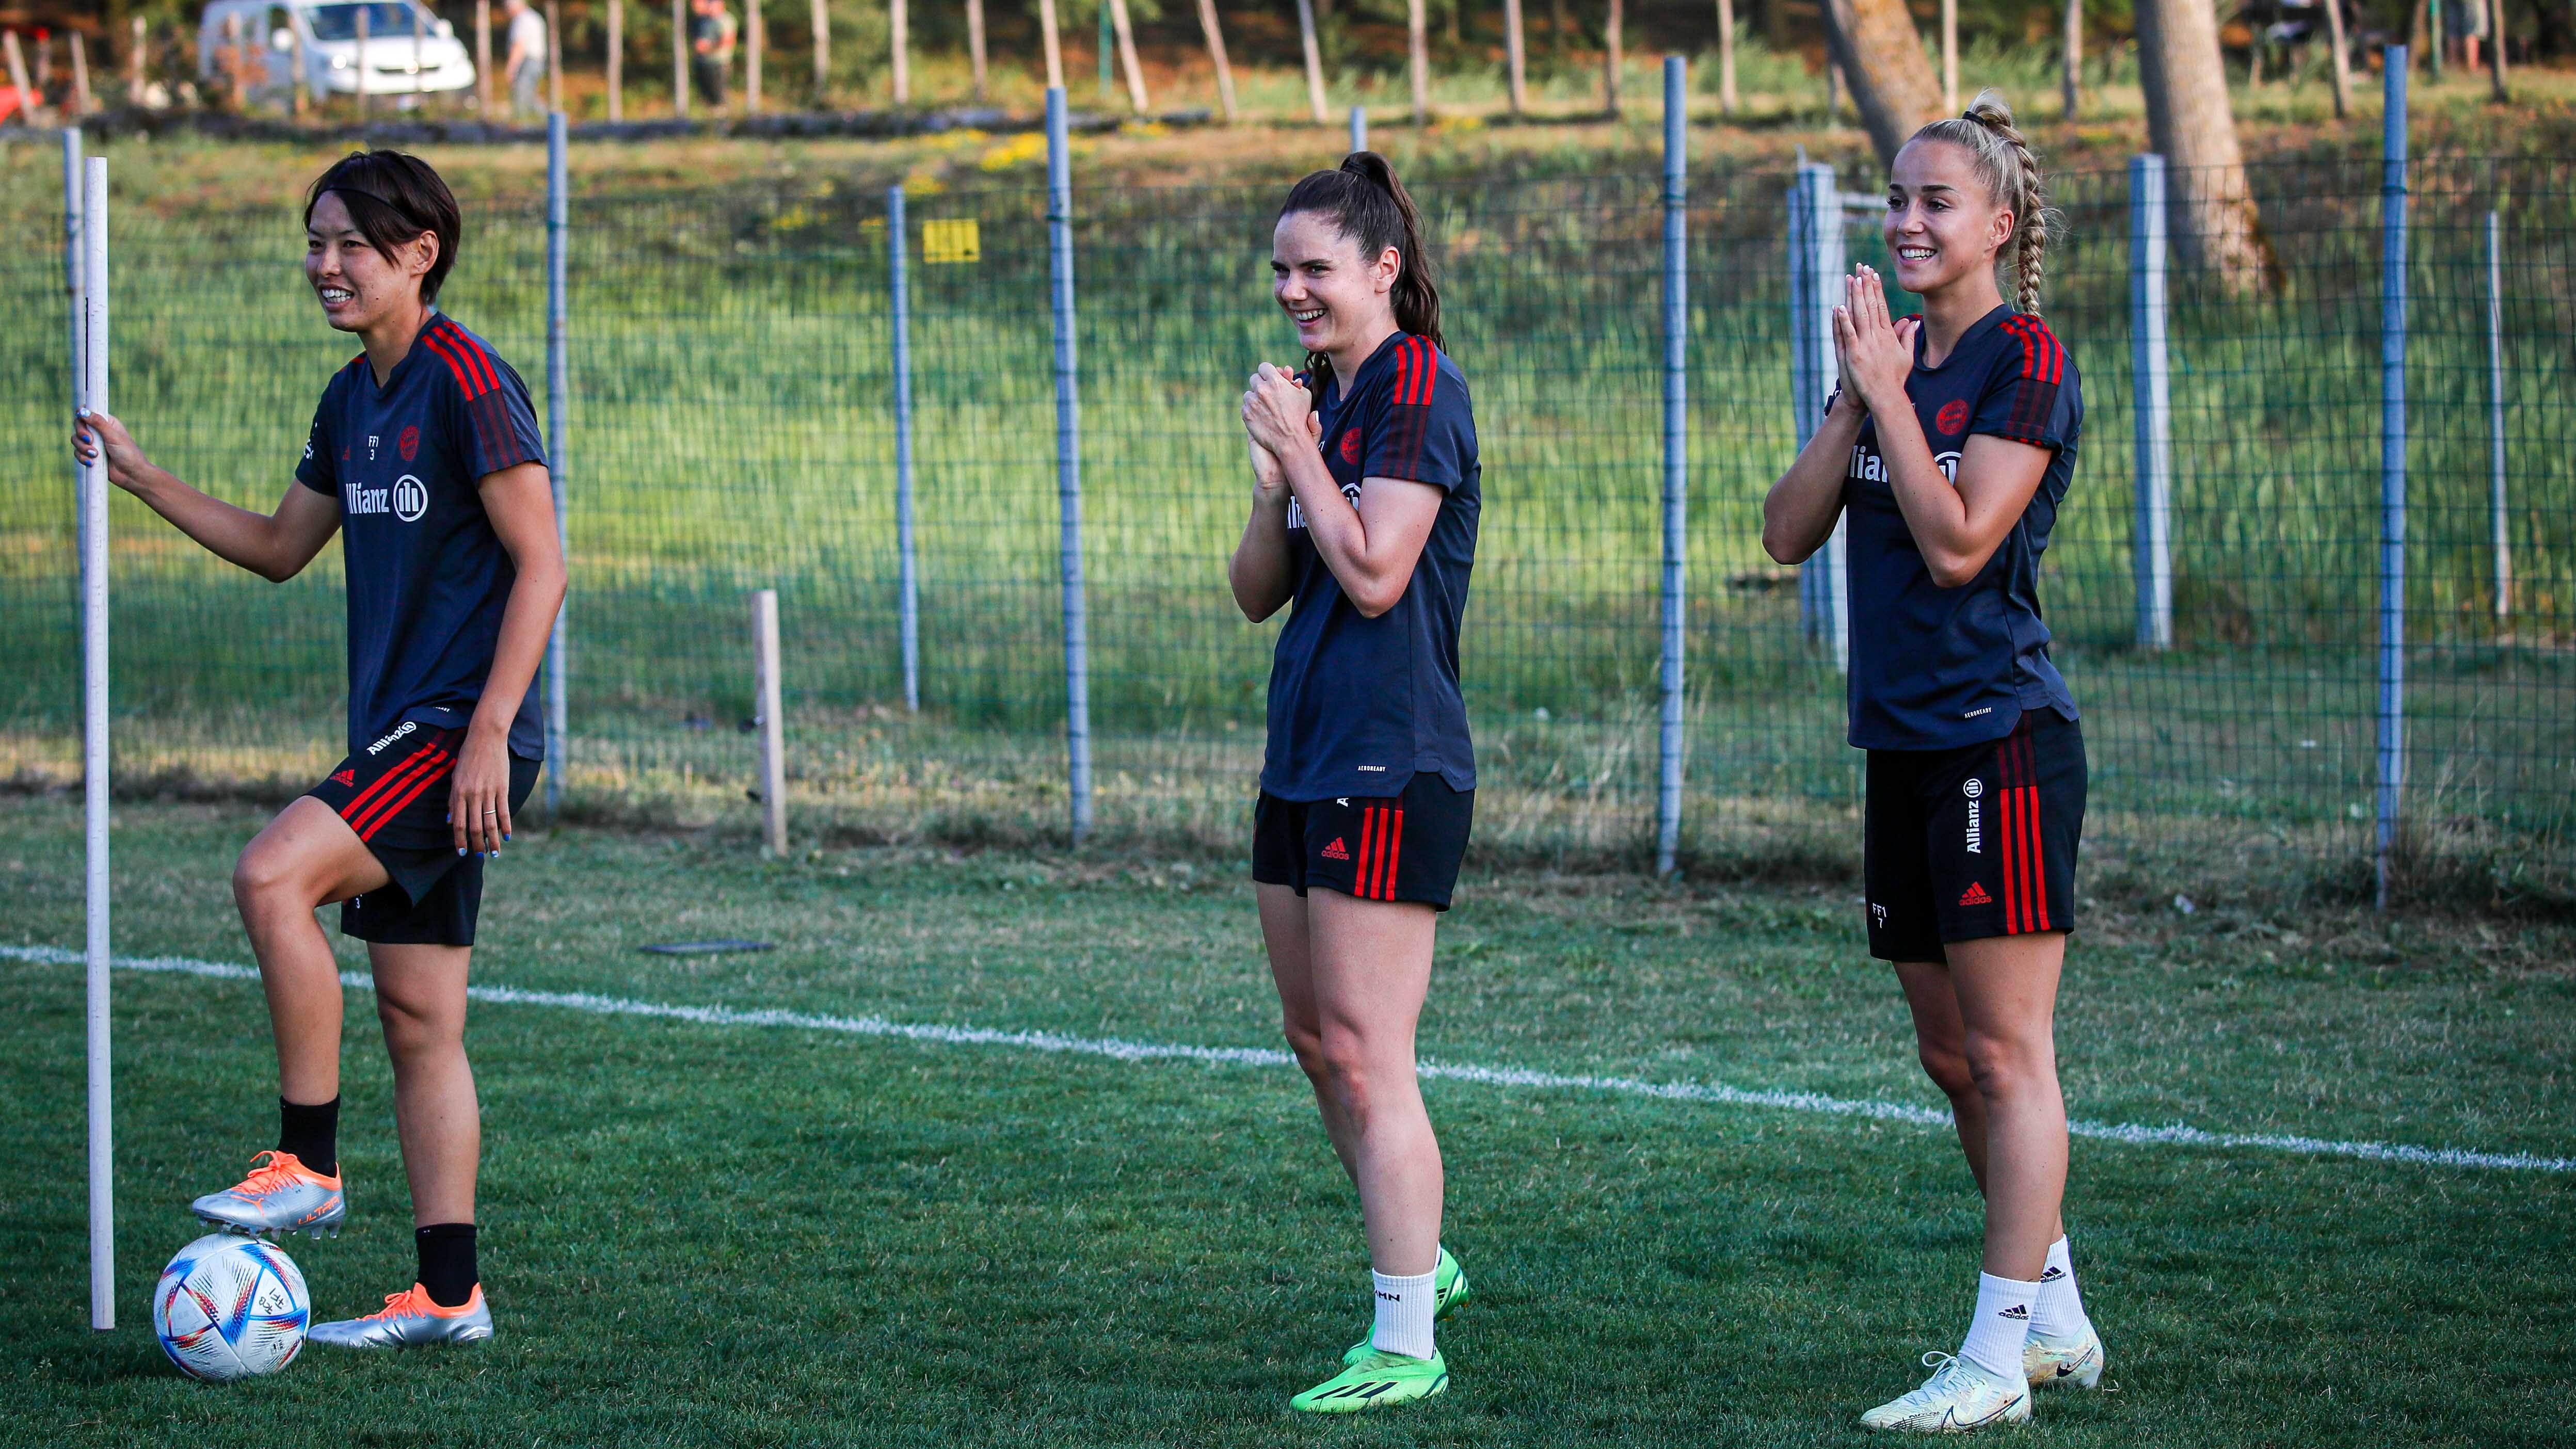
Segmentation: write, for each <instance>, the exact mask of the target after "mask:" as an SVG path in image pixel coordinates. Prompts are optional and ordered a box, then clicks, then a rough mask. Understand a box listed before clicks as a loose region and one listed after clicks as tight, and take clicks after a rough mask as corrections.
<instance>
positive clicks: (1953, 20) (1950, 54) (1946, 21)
mask: <svg viewBox="0 0 2576 1449" xmlns="http://www.w3.org/2000/svg"><path fill="white" fill-rule="evenodd" d="M1941 113H1942V114H1943V115H1945V116H1955V115H1957V114H1959V0H1941Z"/></svg>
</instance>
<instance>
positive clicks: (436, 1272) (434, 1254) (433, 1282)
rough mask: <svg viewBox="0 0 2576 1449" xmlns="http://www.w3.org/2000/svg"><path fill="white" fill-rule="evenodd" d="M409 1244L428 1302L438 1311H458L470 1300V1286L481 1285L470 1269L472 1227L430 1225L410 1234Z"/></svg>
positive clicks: (472, 1253)
mask: <svg viewBox="0 0 2576 1449" xmlns="http://www.w3.org/2000/svg"><path fill="white" fill-rule="evenodd" d="M412 1242H413V1245H414V1246H415V1247H417V1248H418V1249H419V1250H420V1286H421V1287H423V1288H426V1289H428V1290H429V1301H430V1302H432V1303H435V1304H437V1305H438V1306H439V1307H441V1308H461V1307H463V1306H464V1305H465V1300H466V1299H468V1298H471V1297H473V1296H474V1285H475V1284H477V1283H479V1282H481V1281H483V1279H482V1275H481V1274H480V1273H479V1272H477V1271H476V1269H475V1266H474V1225H473V1224H472V1223H431V1224H430V1225H429V1226H428V1227H425V1228H414V1229H413V1230H412Z"/></svg>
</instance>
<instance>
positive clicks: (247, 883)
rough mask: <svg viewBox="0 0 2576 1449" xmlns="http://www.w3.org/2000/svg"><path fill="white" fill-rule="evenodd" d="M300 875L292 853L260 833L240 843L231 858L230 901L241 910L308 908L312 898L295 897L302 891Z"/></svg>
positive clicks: (301, 873) (311, 903) (301, 875)
mask: <svg viewBox="0 0 2576 1449" xmlns="http://www.w3.org/2000/svg"><path fill="white" fill-rule="evenodd" d="M302 877H303V872H302V871H301V869H299V867H298V863H297V862H296V860H295V857H294V856H293V855H292V854H291V853H290V852H288V851H286V850H284V849H281V848H279V847H278V846H277V845H275V844H273V843H272V842H270V841H269V840H268V838H267V837H265V836H262V837H261V838H259V839H256V840H253V841H252V842H251V843H250V844H248V845H245V846H243V847H242V853H241V854H240V855H239V856H236V857H235V858H234V860H233V901H234V903H235V904H236V905H238V906H240V907H241V908H242V909H243V910H250V909H252V908H253V907H255V906H264V905H284V906H294V905H297V904H301V905H303V906H305V907H307V908H310V907H311V906H312V905H313V902H311V901H303V902H300V903H299V902H298V901H296V900H295V897H296V896H297V895H298V894H301V893H302V892H301V891H300V889H299V888H300V887H301V886H302V885H303V879H302Z"/></svg>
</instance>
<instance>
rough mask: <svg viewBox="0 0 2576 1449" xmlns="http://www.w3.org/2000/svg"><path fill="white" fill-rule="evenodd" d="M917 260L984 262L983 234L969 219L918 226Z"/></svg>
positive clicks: (972, 219)
mask: <svg viewBox="0 0 2576 1449" xmlns="http://www.w3.org/2000/svg"><path fill="white" fill-rule="evenodd" d="M921 259H922V260H923V261H925V262H979V261H982V260H983V259H984V238H983V233H982V232H981V231H980V230H979V229H978V228H977V227H976V225H975V219H974V218H973V217H971V216H970V217H965V218H960V219H949V220H942V221H925V222H923V223H922V224H921Z"/></svg>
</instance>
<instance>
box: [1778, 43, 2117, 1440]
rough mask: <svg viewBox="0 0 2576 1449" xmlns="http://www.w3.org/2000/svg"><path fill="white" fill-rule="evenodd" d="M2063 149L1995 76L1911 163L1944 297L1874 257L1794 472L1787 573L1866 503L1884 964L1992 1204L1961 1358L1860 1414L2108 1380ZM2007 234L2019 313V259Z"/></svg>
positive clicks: (1863, 529) (1900, 212) (1782, 547)
mask: <svg viewBox="0 0 2576 1449" xmlns="http://www.w3.org/2000/svg"><path fill="white" fill-rule="evenodd" d="M2046 206H2047V202H2046V197H2045V195H2044V194H2043V191H2042V189H2041V182H2040V173H2039V163H2038V162H2037V161H2036V160H2035V159H2034V158H2033V157H2032V155H2031V152H2030V147H2029V146H2028V145H2027V144H2025V143H2024V142H2023V140H2022V137H2021V133H2020V132H2019V131H2017V130H2015V129H2014V127H2013V120H2012V112H2011V111H2010V110H2009V109H2008V108H2007V107H2006V106H2005V105H2004V103H2003V100H2002V98H2001V97H1999V96H1997V95H1996V94H1995V93H1994V92H1992V91H1988V92H1986V93H1984V94H1982V95H1980V96H1978V97H1977V100H1976V103H1975V104H1974V105H1972V106H1970V107H1969V108H1968V111H1967V114H1966V115H1965V116H1963V117H1961V118H1959V119H1956V120H1947V121H1935V122H1933V123H1932V124H1931V125H1928V126H1925V127H1924V128H1923V129H1922V130H1920V131H1917V132H1916V133H1915V134H1914V137H1913V139H1911V140H1910V141H1908V142H1907V143H1906V145H1905V148H1904V149H1903V150H1902V151H1899V152H1898V153H1897V156H1896V163H1895V165H1894V166H1892V167H1890V168H1889V175H1888V183H1887V221H1886V231H1887V250H1888V254H1889V255H1890V256H1891V257H1893V258H1894V259H1895V266H1896V281H1897V285H1899V286H1901V287H1903V288H1905V289H1906V290H1908V291H1910V292H1913V293H1915V294H1916V295H1917V296H1919V297H1921V298H1922V299H1923V313H1922V316H1921V317H1919V318H1916V317H1908V318H1905V319H1903V320H1902V321H1891V320H1890V319H1889V315H1888V308H1887V297H1886V292H1885V290H1884V288H1883V286H1882V285H1881V283H1880V280H1879V278H1878V276H1877V274H1876V273H1874V272H1872V271H1871V270H1870V269H1869V268H1867V267H1861V268H1856V269H1855V270H1854V273H1853V275H1852V276H1851V277H1850V278H1849V279H1847V281H1846V283H1845V288H1844V302H1843V305H1841V306H1839V307H1837V308H1835V309H1834V344H1835V350H1836V352H1837V354H1838V355H1839V357H1840V360H1841V371H1842V377H1841V388H1840V390H1839V391H1838V392H1837V393H1836V394H1835V395H1834V397H1833V399H1832V400H1831V402H1830V404H1829V406H1828V409H1827V411H1826V415H1825V420H1824V423H1823V425H1822V426H1821V427H1819V428H1818V429H1817V430H1816V435H1815V436H1814V437H1813V438H1811V439H1809V440H1808V442H1807V446H1806V447H1805V448H1804V449H1803V450H1802V451H1800V453H1799V454H1798V460H1797V462H1796V463H1794V464H1792V465H1791V466H1790V468H1789V471H1788V472H1787V473H1785V474H1783V475H1782V476H1781V478H1780V481H1779V482H1778V483H1776V484H1774V485H1773V486H1772V489H1771V494H1770V497H1769V499H1768V500H1767V501H1765V503H1764V504H1763V510H1762V523H1763V526H1762V545H1763V547H1764V548H1765V549H1766V550H1767V551H1769V553H1770V555H1771V556H1772V557H1773V558H1775V559H1778V560H1779V561H1780V562H1782V563H1797V562H1800V561H1802V560H1804V559H1806V558H1807V557H1808V556H1809V555H1811V554H1813V553H1815V551H1816V550H1817V549H1818V548H1820V547H1822V546H1823V545H1824V543H1825V541H1826V539H1827V538H1828V537H1830V536H1831V535H1832V533H1833V528H1834V519H1835V517H1836V515H1838V514H1842V513H1845V512H1846V511H1848V513H1849V515H1850V523H1849V528H1848V533H1847V535H1846V547H1847V549H1848V551H1849V555H1848V556H1849V564H1850V578H1851V594H1852V597H1851V610H1850V618H1851V656H1850V657H1851V742H1852V743H1853V744H1854V745H1856V746H1858V747H1860V748H1861V749H1864V750H1867V751H1868V752H1869V771H1868V787H1867V793H1868V800H1867V810H1866V823H1865V827H1864V829H1865V835H1866V841H1865V851H1864V854H1865V857H1866V867H1865V873H1866V878H1867V890H1868V902H1869V917H1868V930H1869V949H1870V954H1871V955H1873V956H1876V957H1878V958H1880V959H1881V960H1885V961H1889V962H1892V963H1894V964H1895V967H1896V975H1897V979H1898V981H1899V982H1901V983H1902V984H1903V986H1904V989H1905V999H1906V1003H1907V1005H1908V1006H1909V1007H1910V1008H1911V1009H1912V1012H1913V1016H1914V1031H1915V1039H1916V1042H1917V1044H1918V1046H1919V1047H1920V1049H1921V1053H1922V1060H1923V1067H1924V1070H1925V1071H1926V1072H1928V1073H1930V1075H1931V1077H1932V1080H1933V1081H1934V1082H1935V1083H1936V1084H1938V1085H1939V1087H1940V1088H1941V1090H1942V1091H1943V1092H1944V1093H1946V1094H1947V1095H1948V1096H1949V1098H1950V1104H1951V1109H1952V1111H1953V1113H1954V1114H1955V1116H1956V1117H1957V1120H1958V1128H1959V1144H1960V1146H1961V1147H1962V1148H1964V1149H1965V1150H1966V1152H1967V1157H1968V1169H1969V1171H1970V1172H1971V1173H1972V1174H1974V1175H1975V1177H1976V1180H1977V1184H1978V1186H1979V1188H1980V1189H1981V1190H1983V1192H1984V1194H1985V1199H1986V1239H1985V1271H1984V1273H1983V1274H1982V1275H1981V1276H1980V1278H1979V1281H1978V1289H1977V1307H1976V1316H1975V1317H1974V1318H1973V1319H1972V1320H1971V1322H1970V1326H1969V1329H1968V1336H1967V1340H1966V1343H1965V1344H1964V1345H1963V1346H1962V1347H1961V1348H1960V1350H1959V1353H1958V1354H1957V1356H1956V1357H1950V1356H1947V1355H1941V1354H1927V1355H1926V1356H1925V1359H1924V1362H1925V1363H1926V1364H1927V1365H1937V1371H1936V1372H1935V1373H1934V1374H1933V1375H1932V1377H1931V1379H1930V1381H1928V1382H1927V1383H1925V1384H1924V1385H1923V1386H1922V1387H1921V1388H1919V1389H1916V1390H1914V1391H1913V1392H1912V1393H1909V1394H1906V1395H1905V1396H1904V1397H1902V1398H1899V1399H1897V1400H1895V1401H1893V1402H1891V1403H1887V1404H1883V1405H1880V1406H1879V1407H1877V1408H1875V1409H1872V1410H1870V1411H1869V1412H1868V1413H1867V1414H1866V1415H1863V1416H1862V1419H1861V1422H1862V1423H1864V1424H1866V1425H1868V1426H1869V1427H1871V1428H1878V1429H1920V1430H1955V1429H1967V1428H1975V1427H1977V1426H1979V1425H1982V1424H1991V1423H1998V1422H2003V1421H2007V1420H2022V1419H2027V1418H2029V1417H2030V1386H2031V1385H2032V1384H2034V1383H2073V1384H2080V1385H2082V1386H2084V1387H2087V1388H2090V1387H2092V1386H2093V1385H2095V1384H2097V1383H2099V1382H2100V1380H2101V1376H2102V1341H2101V1339H2100V1338H2099V1337H2098V1336H2096V1335H2095V1333H2094V1331H2093V1326H2092V1324H2091V1323H2090V1322H2089V1321H2088V1320H2087V1319H2086V1318H2085V1315H2084V1306H2083V1301H2082V1299H2081V1297H2080V1296H2079V1295H2078V1294H2077V1292H2076V1287H2075V1274H2074V1269H2073V1267H2072V1266H2071V1264H2070V1262H2069V1259H2068V1257H2067V1249H2066V1236H2065V1230H2064V1227H2063V1225H2062V1224H2061V1223H2060V1221H2059V1218H2058V1207H2059V1199H2060V1198H2061V1197H2062V1196H2063V1194H2064V1192H2065V1187H2066V1105H2065V1102H2064V1099H2063V1098H2061V1097H2060V1096H2059V1094H2058V1089H2057V1055H2056V1046H2055V1043H2054V1040H2053V1037H2052V1028H2051V1021H2050V1018H2051V1014H2052V1013H2053V1011H2054V1009H2055V1005H2056V998H2057V980H2058V969H2059V966H2060V964H2061V963H2062V962H2063V960H2064V958H2065V954H2066V933H2067V932H2068V931H2069V930H2071V929H2073V927H2074V924H2075V891H2074V878H2075V849H2076V842H2077V839H2078V837H2079V836H2080V835H2081V833H2082V829H2083V824H2084V787H2085V768H2084V738H2083V733H2082V731H2081V729H2080V728H2079V727H2078V725H2077V724H2076V712H2075V700H2074V697H2073V696H2072V695H2071V694H2069V693H2068V692H2067V688H2066V681H2065V680H2063V679H2062V678H2060V677H2059V676H2058V672H2057V668H2056V666H2055V665H2053V664H2051V663H2050V662H2049V658H2048V638H2049V635H2048V630H2047V628H2046V627H2044V626H2043V625H2042V624H2041V623H2040V612H2039V556H2040V553H2041V551H2042V550H2044V549H2046V548H2047V547H2048V540H2049V533H2050V530H2051V529H2052V528H2053V527H2054V526H2055V524H2056V521H2057V513H2058V507H2059V505H2060V504H2061V503H2062V502H2063V501H2064V499H2065V497H2066V485H2067V480H2068V478H2069V476H2070V475H2071V474H2072V473H2073V472H2074V470H2075V449H2076V440H2077V436H2078V434H2079V433H2080V432H2081V431H2082V427H2083V421H2084V404H2083V400H2082V396H2081V394H2080V393H2079V392H2078V390H2077V385H2076V377H2075V364H2074V362H2073V360H2072V359H2070V358H2069V357H2068V356H2067V354H2066V349H2065V348H2064V347H2063V346H2061V345H2060V344H2059V342H2058V340H2057V338H2056V337H2055V336H2054V335H2052V334H2051V333H2050V332H2049V330H2048V328H2047V327H2046V326H2045V325H2043V324H2042V323H2041V322H2040V320H2039V284H2040V259H2041V256H2042V252H2043V248H2045V246H2046V245H2047V212H2046ZM2007 251H2009V252H2010V253H2011V256H2012V261H2013V264H2014V270H2015V272H2016V274H2017V275H2018V278H2019V282H2020V297H2019V301H2020V304H2021V305H2020V309H2019V310H2018V311H2016V310H2015V309H2013V308H2011V307H2007V306H2005V305H2004V301H2003V296H2002V293H2001V292H2000V291H1999V290H1998V288H1997V286H1996V282H1995V270H1996V263H1997V262H1998V261H1999V260H2000V259H2001V258H2002V256H2003V254H2004V253H2006V252H2007Z"/></svg>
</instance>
